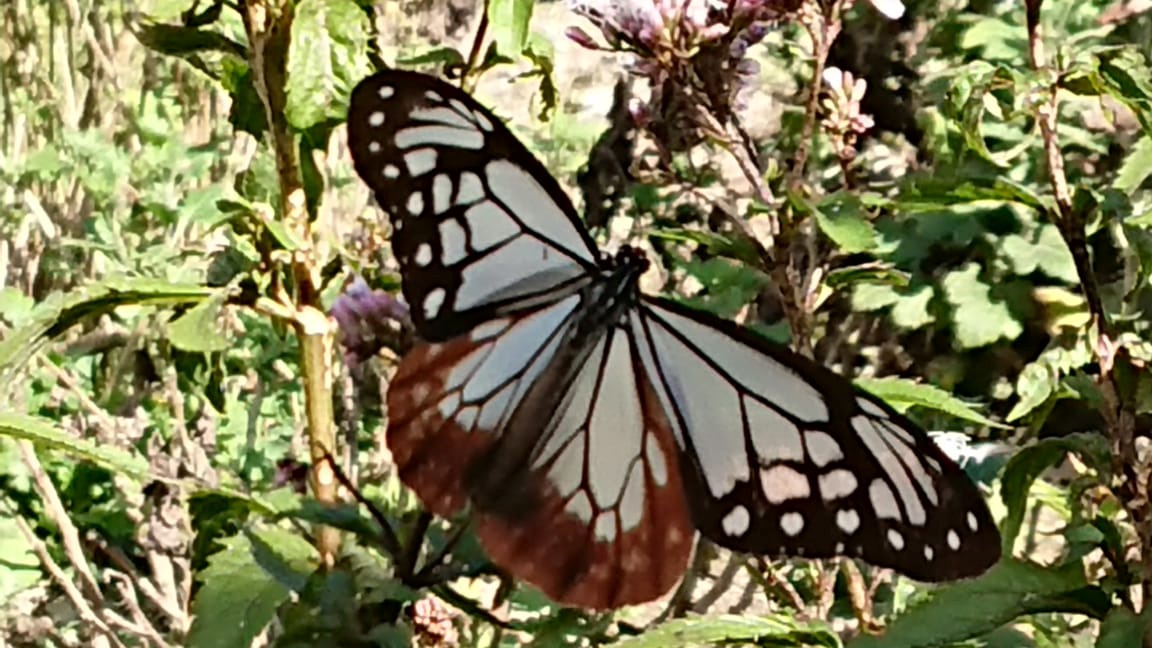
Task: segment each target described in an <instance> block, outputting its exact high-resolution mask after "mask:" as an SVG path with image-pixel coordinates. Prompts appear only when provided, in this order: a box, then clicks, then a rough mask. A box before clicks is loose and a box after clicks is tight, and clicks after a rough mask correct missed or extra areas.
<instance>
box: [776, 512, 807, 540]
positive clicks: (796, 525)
mask: <svg viewBox="0 0 1152 648" xmlns="http://www.w3.org/2000/svg"><path fill="white" fill-rule="evenodd" d="M780 529H781V530H782V531H784V533H785V534H787V535H790V536H795V535H798V534H799V533H800V532H801V531H803V530H804V516H803V515H800V514H799V513H797V512H795V511H790V512H788V513H785V514H784V515H781V516H780Z"/></svg>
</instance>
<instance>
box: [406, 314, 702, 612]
mask: <svg viewBox="0 0 1152 648" xmlns="http://www.w3.org/2000/svg"><path fill="white" fill-rule="evenodd" d="M488 343H489V341H480V342H476V341H473V340H471V339H470V338H468V337H466V336H464V337H458V338H455V339H453V340H450V341H448V342H445V343H441V344H427V343H423V344H419V345H417V346H416V347H415V348H413V349H412V350H411V351H410V352H409V353H408V354H407V355H406V356H405V357H404V359H403V360H402V361H401V363H400V367H399V369H398V371H397V373H396V376H395V377H394V378H393V379H392V382H391V384H390V385H389V389H388V409H389V425H388V434H387V442H388V446H389V449H390V450H391V451H392V456H393V459H394V461H395V463H396V466H397V469H398V472H399V476H400V479H401V480H402V481H403V482H404V484H405V485H407V486H408V487H409V488H411V489H412V490H413V491H414V492H415V493H416V495H417V496H418V497H419V498H420V500H421V502H423V504H424V506H425V507H426V508H427V509H428V510H429V511H431V512H433V513H435V514H437V515H440V516H445V517H446V516H450V515H453V514H455V513H457V512H459V511H460V510H461V509H462V508H464V505H465V504H466V503H468V502H469V500H470V499H471V498H470V494H469V492H468V490H467V487H466V482H465V476H466V475H467V474H469V471H470V470H476V469H477V462H478V461H483V460H484V457H485V456H486V455H487V453H488V452H489V451H490V450H492V448H493V447H494V445H495V444H496V442H497V441H498V438H499V435H498V432H497V431H494V430H481V429H474V428H475V427H476V426H475V425H474V421H475V416H474V415H472V416H462V415H461V411H463V410H462V409H456V410H454V411H453V410H450V409H449V410H448V411H447V412H445V411H442V410H445V409H447V408H444V407H442V404H443V403H445V402H454V403H455V402H459V401H458V394H456V396H455V397H454V395H453V392H459V390H460V389H461V388H460V386H459V385H456V386H453V385H451V384H450V383H451V382H452V381H453V379H452V378H451V373H452V370H453V368H455V367H456V366H457V365H458V363H461V362H463V361H465V360H467V359H468V358H469V357H470V356H471V354H473V353H483V351H484V349H483V347H484V346H485V345H486V344H488ZM637 380H638V385H639V386H638V389H639V390H640V391H641V393H642V394H643V403H642V409H643V418H644V426H645V430H644V442H643V443H644V444H645V445H644V450H645V451H644V452H643V453H642V455H641V457H638V458H637V461H638V462H642V469H640V470H635V471H633V472H632V473H631V475H632V476H639V479H640V480H641V482H642V483H635V484H627V485H626V486H625V488H639V489H642V500H641V502H642V504H641V508H640V511H641V514H640V517H639V521H638V522H636V523H635V524H634V525H633V526H632V527H631V528H628V529H622V528H621V515H620V511H619V510H618V509H619V504H618V505H617V509H616V510H614V509H611V508H609V509H606V510H603V511H601V510H597V509H596V505H595V504H594V502H595V499H594V498H593V497H592V492H591V486H590V484H588V482H587V474H588V471H587V468H585V479H584V481H583V482H582V483H581V484H580V485H579V486H578V487H577V489H576V490H575V491H574V492H572V493H568V494H562V493H560V492H558V490H557V488H556V486H555V485H554V484H553V482H552V481H551V480H550V479H549V477H548V466H544V467H542V468H539V469H536V470H533V471H531V472H529V473H527V474H526V475H523V476H522V477H521V478H518V479H516V480H515V484H516V486H515V487H516V488H517V489H521V488H527V489H529V490H530V491H531V492H530V493H529V496H528V497H523V494H516V493H510V497H513V498H515V499H516V501H523V502H525V503H530V510H520V511H516V512H514V513H513V514H509V513H507V512H502V513H497V512H492V511H482V510H480V511H476V512H475V515H476V518H475V520H476V530H477V535H478V536H479V539H480V541H481V544H482V545H483V546H484V548H485V550H486V551H487V552H488V555H489V557H490V558H491V559H492V561H493V562H494V563H495V564H497V565H499V566H500V567H501V568H502V569H504V570H505V571H507V572H508V573H509V574H511V575H512V576H513V577H514V578H516V579H519V580H523V581H525V582H528V583H531V584H532V585H534V586H536V587H538V588H539V589H541V590H542V591H543V592H544V593H545V594H547V595H548V596H549V597H551V598H552V599H554V600H556V601H557V602H559V603H561V604H564V605H569V606H575V607H584V608H593V609H608V608H615V607H620V606H622V605H629V604H636V603H643V602H647V601H651V600H654V599H656V598H659V597H660V596H661V595H663V594H664V593H666V592H667V591H669V590H670V589H671V588H672V587H673V586H674V585H675V584H676V583H677V582H678V581H679V580H680V578H681V577H682V575H683V573H684V569H685V567H686V565H687V563H688V560H689V558H690V557H691V552H692V547H693V545H694V539H695V529H694V528H693V526H692V524H691V522H690V518H689V515H688V511H687V504H686V501H685V499H684V493H683V486H682V482H681V478H680V472H679V461H678V459H677V447H676V442H675V440H674V438H673V436H672V431H671V429H670V427H669V424H668V421H667V419H666V418H665V416H664V413H663V411H662V410H661V408H660V406H659V403H658V401H657V399H656V396H655V394H654V392H653V390H652V387H651V385H650V384H649V383H648V382H647V380H646V378H645V377H644V376H643V374H642V373H640V374H639V375H638V376H637ZM477 405H480V406H481V407H482V406H483V405H482V404H471V405H469V404H464V405H462V406H461V408H465V407H476V406H477ZM584 406H587V405H584ZM541 425H542V426H543V425H544V423H543V422H542V424H541ZM614 432H615V431H608V432H602V433H606V434H612V433H614ZM629 432H633V433H634V431H629ZM649 444H651V445H649ZM655 455H659V459H660V460H662V461H661V463H662V464H663V465H662V466H660V467H654V466H653V465H652V464H650V462H649V461H648V460H647V459H646V458H645V457H648V456H655ZM585 459H587V455H585ZM481 469H482V467H481ZM490 496H491V495H490V494H489V497H490ZM578 497H583V498H585V501H586V502H592V503H593V504H590V505H588V506H587V507H585V508H580V507H574V506H572V505H571V503H572V500H573V499H574V498H578ZM601 515H609V516H614V518H615V524H614V527H613V529H614V532H613V533H612V534H611V536H610V537H605V534H603V533H601V535H598V534H597V524H596V522H597V520H598V519H599V517H600V516H601ZM584 518H587V519H584Z"/></svg>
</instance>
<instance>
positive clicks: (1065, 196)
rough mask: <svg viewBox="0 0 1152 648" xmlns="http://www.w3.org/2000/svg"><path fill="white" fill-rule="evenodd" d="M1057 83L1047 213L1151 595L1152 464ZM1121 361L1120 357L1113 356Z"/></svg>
mask: <svg viewBox="0 0 1152 648" xmlns="http://www.w3.org/2000/svg"><path fill="white" fill-rule="evenodd" d="M1042 4H1043V0H1026V2H1025V14H1026V19H1027V24H1028V56H1029V62H1030V64H1031V66H1032V68H1033V69H1034V70H1036V71H1037V72H1039V73H1042V74H1044V73H1047V74H1048V75H1050V76H1051V77H1052V78H1053V79H1055V78H1057V77H1058V74H1059V70H1056V69H1050V68H1049V67H1048V61H1047V60H1046V56H1045V52H1044V42H1043V40H1042V38H1041V34H1040V9H1041V6H1042ZM1059 92H1060V89H1059V86H1058V85H1057V83H1056V82H1055V81H1053V82H1052V83H1051V84H1050V85H1049V86H1048V88H1047V93H1048V98H1047V101H1045V102H1044V103H1042V104H1041V105H1040V107H1039V109H1038V111H1037V113H1038V114H1037V117H1038V121H1039V126H1040V134H1041V137H1042V139H1043V141H1044V157H1045V161H1046V162H1047V166H1048V176H1049V181H1050V183H1051V185H1052V194H1053V197H1054V200H1055V203H1056V213H1055V214H1053V215H1052V216H1053V220H1055V222H1056V225H1057V227H1058V228H1059V230H1060V234H1061V236H1062V237H1063V239H1064V243H1065V245H1067V246H1068V249H1069V251H1070V252H1071V253H1072V259H1073V261H1074V263H1075V265H1076V273H1077V275H1078V278H1079V279H1080V284H1081V289H1082V290H1083V292H1084V299H1085V301H1086V302H1087V305H1088V311H1089V313H1090V314H1091V320H1092V327H1093V328H1094V329H1096V332H1097V335H1098V336H1099V340H1098V342H1097V343H1096V344H1095V345H1094V348H1093V353H1094V355H1095V357H1096V362H1097V364H1098V365H1099V366H1100V377H1099V378H1098V380H1097V385H1098V387H1099V390H1100V395H1101V400H1102V401H1103V404H1102V406H1101V408H1100V413H1101V415H1102V416H1103V418H1104V422H1105V425H1106V427H1107V429H1108V436H1109V438H1110V439H1111V442H1112V453H1111V454H1112V473H1113V481H1114V484H1113V488H1114V489H1115V491H1116V493H1117V497H1118V499H1119V500H1120V501H1121V502H1122V503H1123V504H1124V507H1125V509H1126V511H1127V513H1128V516H1129V518H1130V519H1131V520H1132V525H1133V527H1134V528H1135V530H1136V534H1137V536H1138V538H1139V542H1140V547H1139V549H1140V552H1139V554H1140V556H1141V563H1142V564H1141V578H1140V581H1141V583H1140V586H1141V589H1142V592H1143V597H1142V598H1143V599H1144V600H1149V599H1152V502H1150V497H1149V495H1150V494H1149V489H1150V488H1152V484H1150V483H1149V477H1148V475H1147V473H1148V472H1149V470H1152V467H1150V466H1146V465H1143V463H1144V461H1143V460H1142V459H1141V457H1140V456H1139V454H1138V453H1137V451H1136V443H1135V427H1136V425H1135V421H1136V415H1135V411H1134V404H1133V403H1132V402H1131V400H1130V399H1125V398H1123V397H1122V396H1121V393H1122V392H1121V390H1120V387H1119V383H1118V379H1117V375H1116V370H1117V360H1118V358H1117V351H1118V350H1117V349H1116V347H1115V345H1114V343H1113V340H1115V338H1116V331H1115V330H1114V329H1113V327H1112V324H1111V322H1110V321H1109V319H1108V314H1107V312H1106V311H1105V309H1104V304H1103V300H1102V298H1101V295H1100V287H1099V284H1098V283H1097V281H1096V274H1095V272H1094V271H1093V268H1092V260H1091V256H1090V254H1089V250H1088V244H1087V241H1086V240H1085V233H1084V232H1085V226H1086V222H1087V219H1088V213H1087V210H1083V209H1078V208H1077V206H1076V204H1075V202H1074V200H1073V198H1072V191H1071V189H1070V188H1069V186H1068V178H1067V176H1066V175H1065V172H1064V158H1063V155H1062V154H1061V152H1060V140H1059V133H1058V128H1057V125H1058V123H1059V114H1060V96H1059ZM1119 359H1120V360H1121V362H1122V361H1123V360H1122V358H1119Z"/></svg>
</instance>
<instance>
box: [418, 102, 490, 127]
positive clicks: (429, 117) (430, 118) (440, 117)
mask: <svg viewBox="0 0 1152 648" xmlns="http://www.w3.org/2000/svg"><path fill="white" fill-rule="evenodd" d="M411 116H412V119H415V120H419V121H425V122H436V123H438V124H444V125H445V126H454V127H456V128H464V129H468V130H475V126H473V125H472V124H471V123H470V122H469V121H468V120H467V119H465V118H463V117H461V116H460V113H458V112H456V111H455V110H452V109H451V108H445V107H439V108H426V109H423V110H413V111H412V115H411Z"/></svg>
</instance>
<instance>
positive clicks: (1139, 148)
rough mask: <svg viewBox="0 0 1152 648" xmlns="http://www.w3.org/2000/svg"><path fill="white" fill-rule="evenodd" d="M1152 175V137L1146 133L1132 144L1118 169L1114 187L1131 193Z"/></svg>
mask: <svg viewBox="0 0 1152 648" xmlns="http://www.w3.org/2000/svg"><path fill="white" fill-rule="evenodd" d="M1150 175H1152V137H1148V136H1147V135H1145V136H1144V137H1141V138H1140V139H1139V140H1137V141H1136V143H1135V144H1133V145H1132V148H1130V149H1129V150H1128V154H1127V155H1126V156H1124V161H1123V162H1121V163H1120V169H1119V170H1117V171H1116V180H1115V181H1114V182H1113V183H1112V188H1113V189H1116V190H1118V191H1122V192H1124V193H1125V194H1128V195H1131V194H1132V193H1133V192H1134V191H1136V190H1137V189H1139V188H1140V185H1142V184H1144V182H1145V181H1146V180H1147V179H1148V176H1150Z"/></svg>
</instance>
